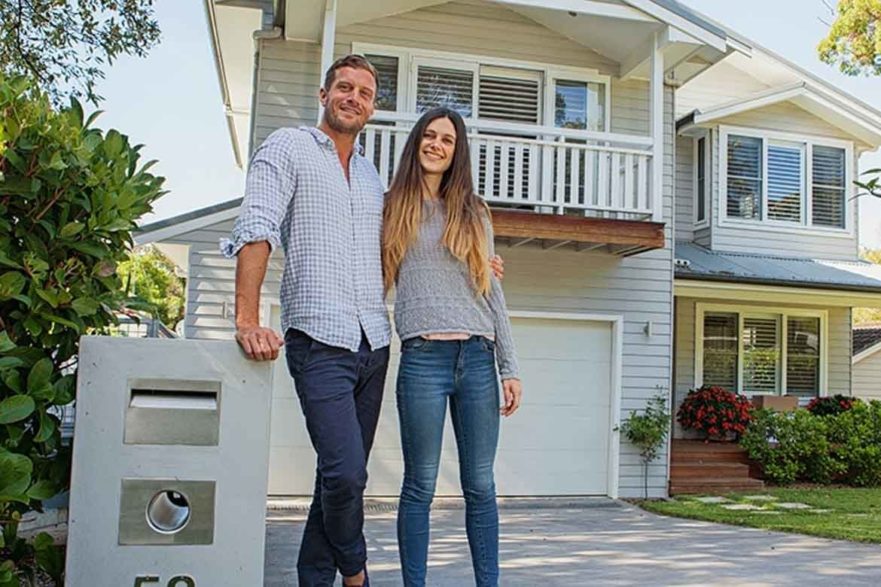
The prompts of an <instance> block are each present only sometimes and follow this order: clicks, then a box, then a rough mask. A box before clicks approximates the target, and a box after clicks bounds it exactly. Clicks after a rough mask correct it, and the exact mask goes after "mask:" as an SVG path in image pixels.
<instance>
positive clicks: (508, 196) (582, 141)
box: [360, 113, 656, 220]
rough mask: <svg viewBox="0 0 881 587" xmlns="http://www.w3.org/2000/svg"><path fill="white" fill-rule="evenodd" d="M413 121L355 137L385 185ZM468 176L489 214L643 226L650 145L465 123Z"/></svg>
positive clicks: (380, 121)
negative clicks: (508, 210) (494, 209)
mask: <svg viewBox="0 0 881 587" xmlns="http://www.w3.org/2000/svg"><path fill="white" fill-rule="evenodd" d="M413 121H414V118H413V116H412V115H406V114H385V113H384V114H382V115H381V116H380V115H378V116H376V117H375V118H374V119H373V121H371V124H368V125H367V127H365V129H364V131H363V132H362V133H361V137H360V141H361V145H362V146H363V147H364V154H365V156H366V157H367V158H368V159H371V160H373V162H374V163H375V164H376V167H377V169H378V170H379V174H380V177H381V178H382V180H383V181H384V182H385V184H386V185H388V184H389V183H390V181H391V178H392V175H393V174H394V171H395V168H396V167H397V163H398V161H399V160H400V157H401V152H402V151H403V149H404V143H405V142H406V140H407V135H408V134H409V132H410V129H411V128H412V126H413ZM468 133H469V134H468V138H469V143H470V146H471V168H472V173H473V176H474V180H475V183H476V187H477V190H478V192H479V193H480V195H481V196H482V197H483V198H484V199H485V200H486V201H487V202H489V203H490V204H492V205H494V206H506V207H515V208H521V209H524V208H525V209H533V210H537V211H540V212H544V213H557V214H565V213H570V214H572V213H574V214H584V215H585V216H591V217H598V218H616V219H626V220H646V219H651V217H652V211H653V209H654V206H655V204H656V202H655V201H654V199H653V198H654V197H655V195H654V193H655V190H653V189H652V185H651V175H652V171H651V169H652V165H651V158H652V153H651V138H650V137H647V136H646V137H644V136H638V135H625V134H617V133H604V132H590V131H579V130H572V129H561V128H551V127H544V126H530V125H524V124H514V123H505V122H495V121H470V122H469V124H468Z"/></svg>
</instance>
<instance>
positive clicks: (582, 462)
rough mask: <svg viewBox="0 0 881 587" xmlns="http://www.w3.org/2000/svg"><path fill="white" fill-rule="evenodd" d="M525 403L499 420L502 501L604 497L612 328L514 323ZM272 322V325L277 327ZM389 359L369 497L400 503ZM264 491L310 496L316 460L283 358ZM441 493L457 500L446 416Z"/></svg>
mask: <svg viewBox="0 0 881 587" xmlns="http://www.w3.org/2000/svg"><path fill="white" fill-rule="evenodd" d="M512 322H513V329H514V337H515V340H516V344H517V349H518V355H519V359H520V364H521V376H522V378H523V387H524V401H523V405H522V407H521V408H520V411H519V412H517V413H516V414H515V415H514V416H512V417H511V418H506V419H503V421H502V428H501V438H500V442H499V453H498V457H497V459H496V485H497V489H498V493H499V495H605V494H606V493H608V480H609V456H608V455H609V438H610V414H611V397H612V393H611V391H612V389H611V388H612V330H611V329H612V327H611V324H610V323H609V322H598V321H587V320H568V319H567V320H562V319H545V318H514V319H513V320H512ZM276 323H277V322H276ZM398 348H399V344H398V342H397V341H395V342H394V343H393V344H392V349H393V352H392V359H391V364H390V366H389V377H388V380H387V384H386V391H385V399H384V402H383V408H382V415H381V417H380V423H379V427H378V429H377V434H376V442H375V444H374V448H373V452H372V453H371V457H370V481H369V483H368V494H369V495H374V496H388V495H397V494H398V492H399V490H400V485H401V475H402V471H403V464H402V462H401V448H400V440H399V438H400V436H399V431H398V417H397V411H396V408H395V393H394V386H395V373H396V371H397V365H398ZM273 394H274V395H273V402H272V433H271V453H270V472H269V492H270V494H274V495H304V494H310V493H311V492H312V483H313V477H314V469H315V455H314V452H313V450H312V447H311V445H310V443H309V438H308V435H307V433H306V429H305V424H304V423H303V416H302V414H301V412H300V409H299V404H298V402H297V399H296V394H295V392H294V389H293V383H292V381H291V379H290V376H289V375H288V374H287V368H286V365H285V363H284V359H283V358H280V360H279V361H278V363H277V365H276V377H275V389H274V391H273ZM437 494H438V495H461V489H460V485H459V468H458V460H457V456H456V445H455V438H454V436H453V430H452V426H451V425H450V422H449V418H448V420H447V426H446V430H445V433H444V452H443V455H442V461H441V470H440V473H439V475H438V487H437Z"/></svg>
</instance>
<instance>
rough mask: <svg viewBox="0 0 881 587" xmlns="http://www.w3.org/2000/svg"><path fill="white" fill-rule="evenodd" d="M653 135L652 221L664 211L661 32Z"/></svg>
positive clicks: (654, 65)
mask: <svg viewBox="0 0 881 587" xmlns="http://www.w3.org/2000/svg"><path fill="white" fill-rule="evenodd" d="M649 93H650V94H651V100H650V103H651V116H650V120H651V135H652V181H651V186H650V188H651V189H650V192H649V193H650V194H651V202H652V221H653V222H663V221H664V218H663V213H664V189H663V183H664V54H663V52H662V51H661V34H660V33H655V38H654V42H653V43H652V55H651V81H650V82H649Z"/></svg>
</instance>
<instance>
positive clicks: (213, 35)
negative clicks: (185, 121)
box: [203, 0, 283, 167]
mask: <svg viewBox="0 0 881 587" xmlns="http://www.w3.org/2000/svg"><path fill="white" fill-rule="evenodd" d="M282 1H283V0H282ZM203 4H204V6H205V16H206V18H207V19H208V36H209V37H210V39H211V50H212V51H213V52H214V66H215V69H216V70H217V81H218V84H219V85H220V96H221V100H222V101H223V114H224V116H225V117H226V125H227V128H228V129H229V136H230V139H231V140H232V150H233V156H234V157H235V160H236V165H238V166H239V167H242V165H243V160H242V153H241V151H240V150H239V141H238V136H237V135H236V125H235V123H234V122H233V112H232V100H231V99H230V97H229V85H228V84H227V83H226V70H225V68H224V66H223V55H222V54H221V52H220V39H218V37H217V16H216V15H215V14H214V1H213V0H205V1H204V3H203Z"/></svg>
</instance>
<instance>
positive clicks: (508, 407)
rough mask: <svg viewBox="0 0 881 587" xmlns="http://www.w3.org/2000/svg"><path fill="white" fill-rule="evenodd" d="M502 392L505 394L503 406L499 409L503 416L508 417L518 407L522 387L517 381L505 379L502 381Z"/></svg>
mask: <svg viewBox="0 0 881 587" xmlns="http://www.w3.org/2000/svg"><path fill="white" fill-rule="evenodd" d="M502 390H503V391H504V393H505V405H503V406H502V407H501V409H499V412H500V413H501V414H502V415H503V416H510V415H511V414H513V413H514V412H516V411H517V408H519V407H520V396H521V395H523V387H522V386H521V385H520V380H519V379H505V380H503V381H502Z"/></svg>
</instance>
